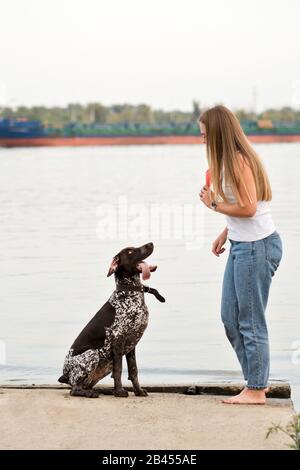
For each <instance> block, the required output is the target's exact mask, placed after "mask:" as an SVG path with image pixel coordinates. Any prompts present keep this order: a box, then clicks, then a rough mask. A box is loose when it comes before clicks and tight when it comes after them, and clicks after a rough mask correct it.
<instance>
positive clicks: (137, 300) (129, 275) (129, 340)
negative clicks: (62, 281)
mask: <svg viewBox="0 0 300 470" xmlns="http://www.w3.org/2000/svg"><path fill="white" fill-rule="evenodd" d="M153 249H154V245H153V243H147V244H146V245H142V246H141V247H139V248H134V247H128V248H124V249H123V250H122V251H120V252H119V253H118V254H117V255H115V256H114V257H113V260H112V262H111V265H110V268H109V271H108V274H107V276H111V275H112V274H114V276H115V282H116V289H115V290H114V292H113V293H112V294H111V296H110V297H109V299H108V301H107V302H106V303H105V304H104V305H103V307H102V308H101V309H100V310H99V311H98V312H97V313H96V315H95V316H94V317H93V318H92V319H91V320H90V322H89V323H88V324H87V325H86V326H85V328H84V329H83V330H82V331H81V333H80V334H79V335H78V336H77V338H76V339H75V341H74V343H73V344H72V346H71V348H70V350H69V352H68V354H67V356H66V358H65V362H64V366H63V375H62V376H61V377H60V378H59V379H58V381H59V382H60V383H66V384H69V385H70V386H71V391H70V395H71V396H81V397H88V398H96V397H98V396H99V393H98V392H97V390H95V389H93V387H94V385H95V384H96V383H97V382H98V381H99V380H101V379H102V378H103V377H105V376H107V375H108V374H110V373H112V378H113V379H114V395H115V396H116V397H127V396H128V392H127V391H126V390H125V389H124V388H123V386H122V377H121V376H122V358H123V356H124V355H125V356H126V360H127V366H128V375H129V377H128V379H129V380H131V382H132V385H133V391H134V393H135V395H136V396H147V392H146V390H144V389H142V388H141V386H140V384H139V380H138V369H137V364H136V356H135V347H136V345H137V343H138V342H139V340H140V339H141V337H142V336H143V333H144V331H145V329H146V327H147V325H148V317H149V312H148V308H147V306H146V304H145V298H144V293H145V292H148V293H150V294H153V295H155V297H156V298H157V299H158V300H159V301H160V302H165V299H164V298H163V297H162V296H161V295H160V294H159V292H158V291H157V290H156V289H153V288H151V287H148V286H145V285H143V284H142V282H141V279H140V276H141V275H142V278H143V280H146V279H149V278H150V276H151V272H153V271H155V270H156V268H157V266H156V265H148V264H147V263H146V262H145V259H146V258H148V256H150V255H151V254H152V252H153Z"/></svg>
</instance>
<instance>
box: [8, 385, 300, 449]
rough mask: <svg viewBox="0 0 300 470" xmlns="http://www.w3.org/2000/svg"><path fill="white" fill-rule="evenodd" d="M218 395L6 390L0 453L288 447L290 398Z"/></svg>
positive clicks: (291, 410) (291, 408) (291, 412)
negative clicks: (279, 429) (283, 428)
mask: <svg viewBox="0 0 300 470" xmlns="http://www.w3.org/2000/svg"><path fill="white" fill-rule="evenodd" d="M221 398H222V397H221V396H209V395H183V394H178V393H150V394H149V396H148V397H145V398H140V397H135V396H134V395H133V394H132V393H131V394H130V396H129V397H128V398H115V397H114V396H110V395H102V396H100V397H99V398H96V399H87V398H77V397H76V398H75V397H74V398H73V397H70V395H69V392H68V390H66V389H60V390H55V389H31V390H30V389H27V390H26V389H8V388H7V389H5V388H3V389H1V390H0V410H1V420H0V449H106V450H108V449H111V450H114V449H130V450H135V449H149V450H150V449H154V450H160V449H166V450H171V449H288V447H287V446H286V444H288V443H289V439H288V438H287V437H286V436H285V435H283V434H281V433H280V434H275V435H272V436H271V437H270V438H269V439H267V440H266V439H265V435H266V432H267V430H268V428H269V426H271V424H272V423H276V424H277V423H281V424H286V423H287V422H288V421H289V420H290V419H291V417H292V415H293V413H294V411H293V406H292V402H291V401H290V400H289V399H276V398H269V399H268V400H267V405H265V406H253V405H252V406H236V405H234V406H233V405H224V404H222V403H221Z"/></svg>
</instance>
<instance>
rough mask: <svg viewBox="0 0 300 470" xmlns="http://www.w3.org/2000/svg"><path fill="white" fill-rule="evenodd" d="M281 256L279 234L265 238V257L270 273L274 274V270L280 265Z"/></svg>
mask: <svg viewBox="0 0 300 470" xmlns="http://www.w3.org/2000/svg"><path fill="white" fill-rule="evenodd" d="M281 258H282V241H281V238H280V236H279V235H277V236H274V235H273V236H271V237H269V238H267V239H266V259H267V261H268V263H269V265H270V267H271V274H272V276H273V275H274V273H275V271H276V270H277V268H278V267H279V265H280V262H281Z"/></svg>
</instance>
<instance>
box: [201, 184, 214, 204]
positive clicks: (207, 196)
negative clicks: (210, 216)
mask: <svg viewBox="0 0 300 470" xmlns="http://www.w3.org/2000/svg"><path fill="white" fill-rule="evenodd" d="M199 196H200V200H201V201H202V202H203V204H205V205H206V206H207V207H209V208H210V209H211V208H212V207H211V203H212V201H213V198H212V191H211V190H210V189H209V188H208V187H207V186H203V188H202V189H201V191H200V193H199Z"/></svg>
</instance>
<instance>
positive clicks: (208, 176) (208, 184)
mask: <svg viewBox="0 0 300 470" xmlns="http://www.w3.org/2000/svg"><path fill="white" fill-rule="evenodd" d="M205 185H206V186H207V187H208V188H209V187H210V169H208V170H206V172H205Z"/></svg>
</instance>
